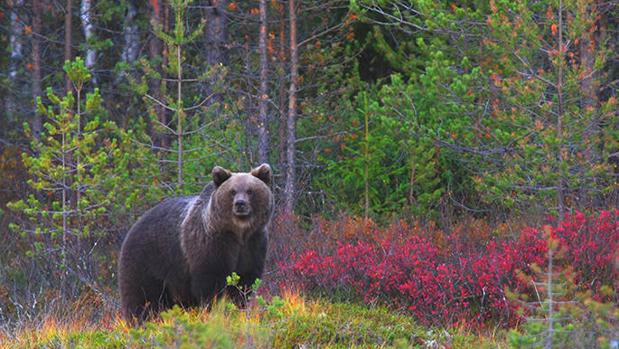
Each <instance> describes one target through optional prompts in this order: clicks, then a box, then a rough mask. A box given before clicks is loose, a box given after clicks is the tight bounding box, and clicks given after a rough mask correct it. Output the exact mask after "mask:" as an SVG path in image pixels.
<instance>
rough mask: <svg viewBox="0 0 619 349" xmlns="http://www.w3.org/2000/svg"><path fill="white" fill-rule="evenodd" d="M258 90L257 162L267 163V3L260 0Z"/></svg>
mask: <svg viewBox="0 0 619 349" xmlns="http://www.w3.org/2000/svg"><path fill="white" fill-rule="evenodd" d="M258 48H259V51H260V88H259V90H258V101H259V107H258V109H259V111H258V161H259V162H260V163H266V162H268V161H269V143H270V142H269V115H268V101H269V95H268V90H267V88H268V85H267V83H268V78H269V76H268V74H269V67H268V53H267V2H266V0H260V38H259V43H258Z"/></svg>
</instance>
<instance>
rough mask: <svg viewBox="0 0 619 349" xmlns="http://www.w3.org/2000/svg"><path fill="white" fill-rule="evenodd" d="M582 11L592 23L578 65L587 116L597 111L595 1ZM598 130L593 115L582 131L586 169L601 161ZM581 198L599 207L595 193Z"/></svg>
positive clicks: (583, 43)
mask: <svg viewBox="0 0 619 349" xmlns="http://www.w3.org/2000/svg"><path fill="white" fill-rule="evenodd" d="M584 11H586V13H582V14H581V15H582V16H583V18H589V19H590V20H591V21H592V23H591V27H589V28H586V29H588V30H585V31H584V32H583V34H582V36H581V40H580V64H581V67H582V68H583V71H584V79H582V81H581V82H580V87H581V88H580V90H581V93H582V95H581V96H582V97H581V103H580V104H581V105H580V107H581V108H582V111H583V113H584V114H585V115H587V114H588V113H592V112H594V113H595V112H596V111H594V110H597V109H598V90H599V81H598V77H597V75H598V74H596V73H595V67H594V65H595V58H596V51H597V50H596V49H595V48H596V41H597V33H598V32H597V30H595V29H594V28H596V27H597V26H598V25H599V23H598V22H599V21H597V20H595V18H596V16H597V15H598V13H597V4H596V1H593V2H591V4H590V7H589V6H587V7H586V8H585V9H584ZM600 129H601V127H600V120H599V118H598V117H597V115H593V116H592V117H591V118H590V123H589V125H587V126H586V127H585V129H584V131H583V142H584V154H583V155H584V158H585V160H586V162H587V167H588V168H594V167H595V166H596V165H597V164H598V163H599V162H600V160H601V154H600V149H599V148H598V142H597V138H598V136H599V133H600ZM593 180H594V181H596V180H597V178H593ZM593 186H594V187H595V188H597V187H598V185H597V183H596V184H594V185H593ZM582 190H583V191H585V190H586V189H584V188H582ZM581 197H582V198H588V199H589V198H590V199H592V201H590V202H586V203H583V204H585V205H587V206H586V207H599V205H600V204H601V200H600V198H599V195H597V194H595V193H586V192H583V193H582V194H581Z"/></svg>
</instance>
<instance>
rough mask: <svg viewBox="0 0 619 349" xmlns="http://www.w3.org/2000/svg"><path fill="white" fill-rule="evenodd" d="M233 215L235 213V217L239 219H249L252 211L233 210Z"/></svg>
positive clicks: (243, 209) (244, 209) (245, 209)
mask: <svg viewBox="0 0 619 349" xmlns="http://www.w3.org/2000/svg"><path fill="white" fill-rule="evenodd" d="M232 213H234V215H235V216H237V217H238V218H247V217H249V215H250V213H251V211H250V210H249V209H247V208H238V209H237V208H235V209H233V210H232Z"/></svg>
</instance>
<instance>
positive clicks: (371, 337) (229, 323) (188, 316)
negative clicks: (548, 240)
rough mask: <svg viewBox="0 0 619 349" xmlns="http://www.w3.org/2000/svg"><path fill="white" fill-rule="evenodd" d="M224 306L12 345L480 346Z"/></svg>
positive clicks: (276, 307)
mask: <svg viewBox="0 0 619 349" xmlns="http://www.w3.org/2000/svg"><path fill="white" fill-rule="evenodd" d="M227 305H228V304H227V303H225V302H218V303H216V304H215V305H214V306H213V309H212V310H211V311H210V312H208V313H206V312H199V311H194V310H191V311H185V310H182V309H180V308H178V307H175V308H173V309H171V310H169V311H167V312H165V313H163V314H161V319H160V320H158V321H155V322H149V323H147V324H146V325H145V326H142V327H138V328H130V329H128V328H126V327H125V326H123V324H122V323H121V324H118V323H117V324H110V325H108V326H107V327H106V328H99V329H97V328H91V327H90V328H89V327H87V328H84V329H74V330H69V331H67V330H63V329H62V326H63V325H60V324H59V325H57V326H60V327H59V328H54V327H48V328H47V330H46V331H40V332H39V331H34V332H27V333H26V332H24V333H22V334H17V335H16V341H15V342H13V343H11V344H13V347H16V348H22V347H28V348H48V347H65V346H70V347H78V348H126V347H131V348H135V347H138V348H142V347H148V348H169V347H178V348H210V347H216V348H238V347H245V346H249V345H251V346H252V347H254V348H293V347H297V346H309V347H321V348H367V347H377V346H379V347H385V348H410V347H414V348H424V347H429V346H433V345H446V344H447V343H450V342H453V343H454V344H458V345H459V347H462V348H476V347H479V341H478V340H476V339H475V338H474V337H472V336H470V335H466V334H459V333H454V334H451V333H449V332H447V331H444V330H432V329H426V328H423V327H420V326H418V325H416V324H415V323H414V321H413V320H412V319H411V318H410V317H406V316H402V315H399V314H397V313H395V312H390V311H388V310H387V309H385V308H380V307H372V308H366V307H362V306H358V305H354V304H346V303H330V302H328V301H326V300H319V301H306V300H304V299H302V298H300V297H299V296H294V295H287V296H285V297H284V298H280V297H273V299H272V300H271V301H268V302H267V301H265V300H263V299H262V300H261V301H260V302H259V304H257V305H256V306H255V307H253V308H251V309H250V310H249V311H248V312H245V311H240V310H238V309H236V308H234V307H229V306H227Z"/></svg>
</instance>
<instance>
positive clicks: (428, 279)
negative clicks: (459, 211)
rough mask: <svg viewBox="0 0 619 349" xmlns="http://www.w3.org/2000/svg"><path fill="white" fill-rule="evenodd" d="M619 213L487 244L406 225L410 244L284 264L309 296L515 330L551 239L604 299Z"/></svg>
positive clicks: (388, 243) (571, 218)
mask: <svg viewBox="0 0 619 349" xmlns="http://www.w3.org/2000/svg"><path fill="white" fill-rule="evenodd" d="M618 215H619V210H614V211H602V212H600V213H599V214H597V215H591V216H586V215H585V214H583V213H581V212H576V213H574V214H572V215H568V216H566V217H565V219H564V220H563V221H562V222H560V223H559V224H555V225H554V226H553V225H547V226H544V227H543V228H542V229H537V228H532V227H527V228H523V229H522V231H521V233H520V234H519V236H518V237H517V238H508V237H502V236H494V237H492V235H493V234H490V233H487V234H482V233H479V232H478V233H477V235H478V236H479V237H486V238H477V239H464V238H462V235H461V234H464V232H465V231H466V230H458V229H456V230H454V232H453V233H452V234H449V235H446V236H445V235H444V234H440V233H439V234H437V233H436V232H425V233H422V232H420V231H419V230H418V229H410V231H408V235H407V234H406V233H407V231H406V229H408V227H407V226H406V225H401V224H400V225H399V227H400V229H402V231H401V235H402V236H406V238H404V239H397V238H394V236H396V235H397V234H393V232H387V233H382V234H381V233H380V232H379V233H378V234H377V236H387V237H386V238H376V239H365V240H360V241H357V242H354V243H338V244H337V247H336V248H335V250H334V251H333V252H331V253H319V252H317V251H316V250H308V251H306V252H303V253H300V254H298V255H296V256H294V257H293V258H292V259H291V261H290V262H287V263H282V264H281V265H282V267H283V269H284V272H285V273H286V274H287V275H288V277H287V279H288V280H293V282H294V284H295V285H296V286H297V287H299V288H301V289H303V290H307V291H323V292H328V293H330V294H334V293H335V294H353V295H354V296H356V297H358V298H360V299H362V300H363V301H365V302H367V303H374V302H377V301H380V302H382V303H387V304H390V305H393V306H395V307H402V308H406V309H408V310H409V311H410V312H412V313H413V314H414V315H415V316H416V317H418V318H419V319H420V320H421V321H422V322H424V323H426V324H434V325H438V324H441V325H446V324H447V325H467V326H468V325H472V326H474V327H480V326H485V325H486V324H488V323H489V322H492V323H495V324H498V325H501V326H511V325H515V324H516V323H518V322H519V321H521V320H522V319H523V315H526V314H525V313H524V309H522V306H521V304H520V303H519V302H518V301H516V300H512V299H511V298H512V297H508V296H509V294H510V293H516V294H524V295H528V296H529V297H530V298H531V299H532V298H533V296H534V293H535V290H534V288H533V287H532V284H531V283H530V282H529V280H530V278H527V277H526V276H527V275H529V276H531V275H533V274H534V273H535V269H536V268H535V266H536V265H538V266H539V265H544V264H545V260H546V254H547V251H548V238H549V234H550V236H552V237H553V239H556V240H557V241H558V243H559V250H561V251H562V253H564V254H565V258H564V259H563V260H564V261H567V262H569V263H570V264H572V270H573V273H574V277H575V280H577V285H578V287H579V288H580V289H581V290H582V291H586V290H590V291H591V292H593V294H594V295H595V296H594V299H602V298H603V295H602V293H600V292H599V290H600V288H601V287H602V285H612V284H613V282H616V279H617V269H616V268H613V266H612V261H613V259H614V258H615V253H616V251H617V248H618V247H619V221H618V220H617V218H618V217H617V216H618ZM390 229H392V228H389V229H387V230H390ZM614 301H616V299H615V300H614Z"/></svg>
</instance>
